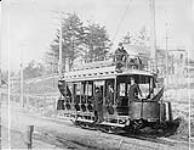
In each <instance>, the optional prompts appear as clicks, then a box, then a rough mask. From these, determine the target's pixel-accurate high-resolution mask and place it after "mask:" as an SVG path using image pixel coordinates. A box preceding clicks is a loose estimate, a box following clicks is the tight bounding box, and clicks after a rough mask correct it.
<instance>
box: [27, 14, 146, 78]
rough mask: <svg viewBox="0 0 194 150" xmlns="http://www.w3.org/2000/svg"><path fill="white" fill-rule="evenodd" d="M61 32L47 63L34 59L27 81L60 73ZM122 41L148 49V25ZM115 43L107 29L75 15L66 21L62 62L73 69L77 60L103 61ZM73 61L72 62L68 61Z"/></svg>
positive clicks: (28, 68)
mask: <svg viewBox="0 0 194 150" xmlns="http://www.w3.org/2000/svg"><path fill="white" fill-rule="evenodd" d="M59 39H60V30H59V29H57V30H56V34H55V37H54V38H53V41H52V42H51V44H50V48H49V50H48V51H47V52H46V55H45V64H46V65H43V64H41V63H38V62H36V61H34V60H32V61H31V62H29V64H28V65H27V66H26V67H25V68H24V78H25V79H28V78H33V77H37V76H41V75H44V74H51V73H57V66H58V59H59ZM121 42H123V43H124V44H131V45H140V46H148V42H149V34H148V31H147V29H146V27H145V26H143V27H142V28H141V29H140V30H139V31H138V32H135V33H134V32H131V31H130V32H127V33H126V34H125V35H124V36H123V38H122V40H121ZM111 46H112V41H111V40H110V37H109V35H108V32H107V30H106V27H105V26H103V25H100V24H97V23H85V22H83V21H82V20H81V19H80V17H79V16H78V15H77V14H75V13H73V14H71V13H70V14H67V15H66V17H64V18H63V19H62V55H63V56H62V58H63V59H62V61H63V64H65V62H66V61H67V60H68V61H69V65H70V67H71V66H72V65H73V62H74V61H75V60H76V59H82V60H84V61H87V62H91V61H93V60H103V56H105V55H106V54H108V53H109V52H110V49H111ZM67 58H69V59H67ZM64 70H65V65H63V71H64Z"/></svg>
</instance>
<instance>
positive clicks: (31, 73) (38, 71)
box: [23, 60, 45, 79]
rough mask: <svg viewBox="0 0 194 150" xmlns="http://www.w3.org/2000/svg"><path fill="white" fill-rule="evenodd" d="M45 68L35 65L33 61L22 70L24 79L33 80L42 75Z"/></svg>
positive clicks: (38, 64)
mask: <svg viewBox="0 0 194 150" xmlns="http://www.w3.org/2000/svg"><path fill="white" fill-rule="evenodd" d="M44 71H45V68H44V66H43V65H42V64H41V63H37V62H35V61H34V60H32V61H31V62H29V64H28V65H27V66H26V67H25V68H24V70H23V74H24V79H30V78H35V77H38V76H41V75H43V74H44Z"/></svg>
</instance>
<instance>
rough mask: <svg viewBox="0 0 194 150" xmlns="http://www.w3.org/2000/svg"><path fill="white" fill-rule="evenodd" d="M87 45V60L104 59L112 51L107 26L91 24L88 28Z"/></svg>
mask: <svg viewBox="0 0 194 150" xmlns="http://www.w3.org/2000/svg"><path fill="white" fill-rule="evenodd" d="M86 32H87V34H86V37H85V44H86V47H88V52H87V54H86V56H87V59H88V58H89V60H93V59H100V60H101V59H103V56H104V55H106V54H107V53H108V51H109V50H110V40H109V37H108V34H107V31H106V29H105V26H100V25H99V24H90V25H88V26H87V31H86Z"/></svg>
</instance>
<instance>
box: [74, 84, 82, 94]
mask: <svg viewBox="0 0 194 150" xmlns="http://www.w3.org/2000/svg"><path fill="white" fill-rule="evenodd" d="M80 94H81V86H80V84H76V85H75V95H80Z"/></svg>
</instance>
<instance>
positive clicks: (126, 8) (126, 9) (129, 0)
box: [112, 0, 132, 43]
mask: <svg viewBox="0 0 194 150" xmlns="http://www.w3.org/2000/svg"><path fill="white" fill-rule="evenodd" d="M131 1H132V0H128V4H127V6H126V7H125V10H124V12H123V15H122V17H121V19H120V21H119V23H118V24H117V28H116V31H115V34H114V36H113V39H112V41H113V43H114V42H115V38H116V36H117V34H118V32H119V29H120V27H121V25H122V24H121V23H122V22H123V20H124V19H125V16H126V14H127V12H128V9H129V6H130V2H131Z"/></svg>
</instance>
